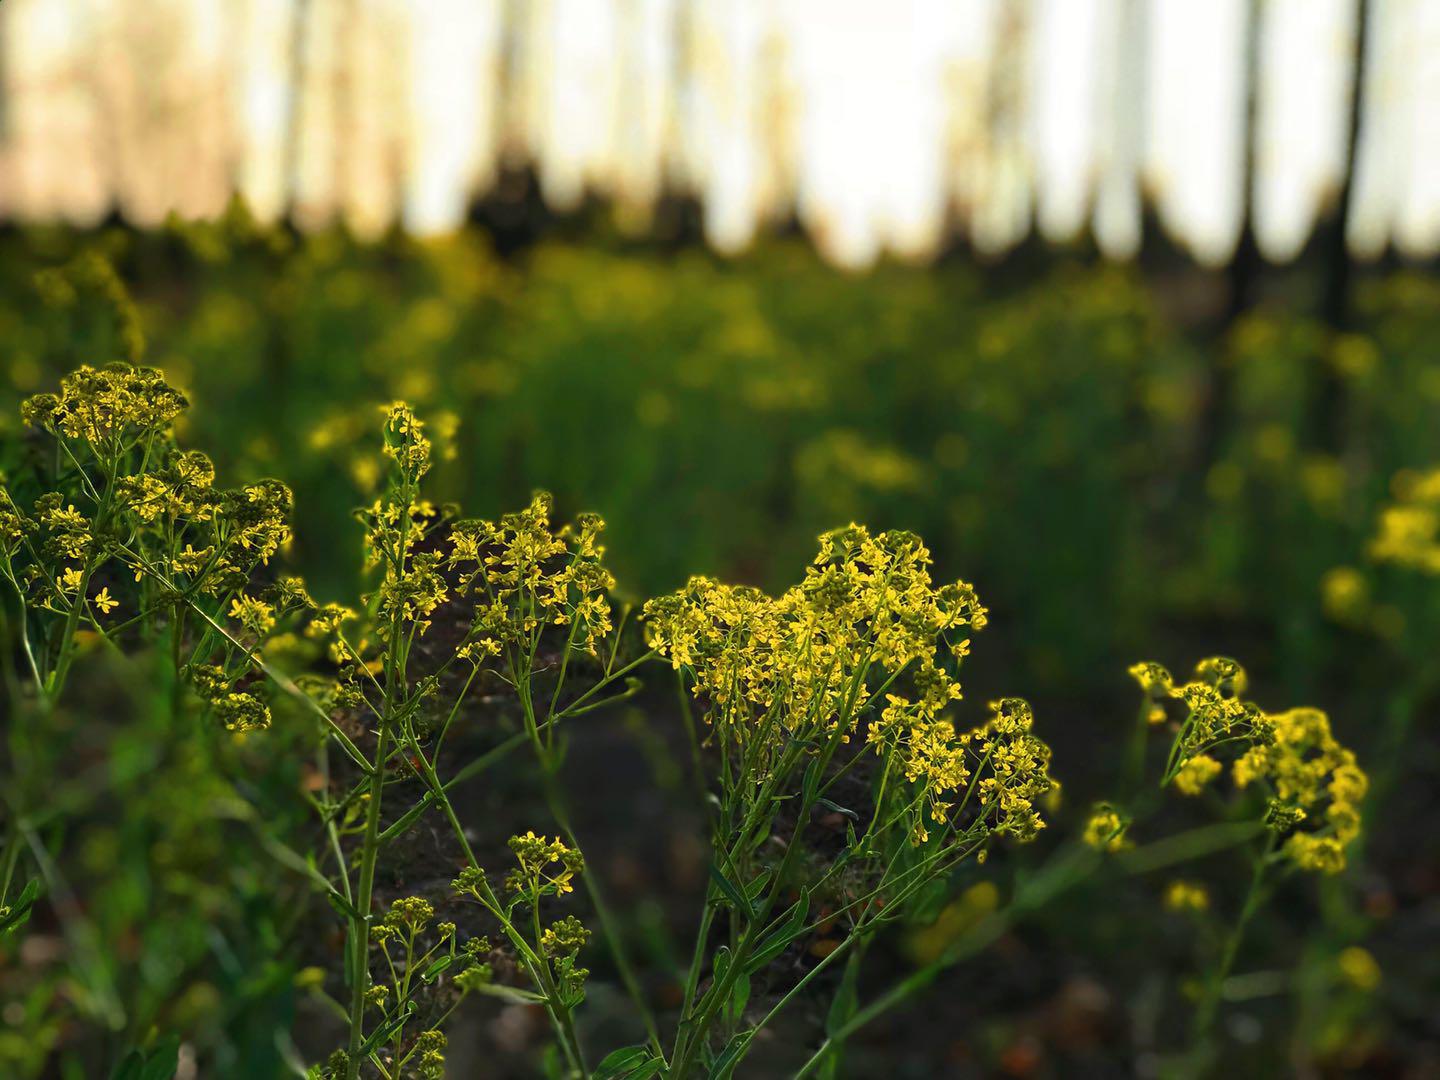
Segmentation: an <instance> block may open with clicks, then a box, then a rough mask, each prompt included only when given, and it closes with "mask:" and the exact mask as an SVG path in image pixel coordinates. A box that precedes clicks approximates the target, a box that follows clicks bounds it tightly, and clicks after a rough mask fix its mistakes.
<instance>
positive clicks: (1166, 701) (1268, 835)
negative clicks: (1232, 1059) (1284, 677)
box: [1086, 657, 1369, 1068]
mask: <svg viewBox="0 0 1440 1080" xmlns="http://www.w3.org/2000/svg"><path fill="white" fill-rule="evenodd" d="M1130 674H1131V675H1132V677H1134V679H1135V680H1136V682H1137V683H1138V684H1139V686H1140V688H1141V692H1142V694H1143V705H1142V709H1141V712H1142V716H1143V717H1144V718H1145V719H1146V721H1147V722H1148V723H1149V724H1150V725H1152V726H1162V725H1166V724H1167V723H1168V725H1169V728H1170V732H1171V736H1172V737H1171V742H1170V747H1169V751H1168V754H1167V757H1166V764H1165V768H1164V771H1163V774H1162V776H1161V779H1160V784H1161V787H1169V788H1172V789H1173V790H1174V791H1175V792H1176V793H1178V794H1179V795H1181V796H1182V797H1185V798H1195V797H1198V796H1201V795H1204V794H1207V793H1209V792H1211V791H1213V789H1215V788H1216V787H1217V786H1218V785H1220V784H1221V783H1223V782H1224V778H1225V777H1226V776H1227V774H1228V777H1229V782H1230V785H1231V787H1232V788H1233V789H1234V790H1235V791H1236V792H1237V793H1240V794H1241V795H1242V796H1250V795H1251V793H1255V794H1256V795H1258V798H1256V797H1253V796H1252V797H1250V798H1248V799H1245V800H1244V802H1243V803H1242V806H1244V807H1247V808H1249V809H1248V812H1249V814H1251V815H1253V816H1252V822H1253V824H1254V826H1255V827H1256V829H1257V830H1258V831H1259V832H1261V834H1262V839H1261V844H1260V847H1259V849H1258V850H1256V851H1254V852H1252V872H1251V878H1250V885H1249V888H1248V889H1247V891H1246V893H1245V898H1244V900H1243V901H1242V904H1241V909H1240V912H1239V914H1238V916H1237V918H1236V920H1235V922H1234V924H1233V925H1232V927H1231V929H1230V931H1229V933H1228V935H1227V936H1226V938H1225V940H1224V943H1223V945H1222V947H1221V951H1220V953H1219V955H1218V957H1217V958H1216V960H1215V962H1214V964H1213V966H1212V968H1211V970H1210V971H1209V973H1208V976H1207V978H1206V980H1205V983H1204V986H1203V989H1202V991H1201V995H1200V999H1199V1002H1198V1005H1197V1008H1196V1011H1195V1014H1194V1023H1193V1034H1194V1045H1193V1047H1192V1052H1191V1059H1190V1063H1191V1066H1192V1067H1195V1068H1198V1067H1201V1063H1203V1061H1204V1060H1205V1056H1204V1055H1205V1054H1207V1053H1208V1048H1207V1040H1208V1038H1209V1032H1210V1029H1211V1026H1212V1025H1213V1022H1214V1019H1215V1015H1216V1012H1217V1010H1218V1008H1219V1004H1220V999H1221V992H1222V989H1223V986H1224V982H1225V980H1226V978H1227V977H1228V976H1229V974H1230V971H1231V969H1232V967H1233V966H1234V963H1235V960H1236V958H1237V956H1238V954H1239V949H1240V945H1241V943H1242V941H1243V939H1244V934H1245V929H1246V927H1247V925H1248V924H1249V922H1250V921H1251V920H1252V919H1253V917H1254V915H1255V912H1256V911H1257V910H1258V908H1259V907H1260V905H1261V904H1262V902H1263V901H1264V899H1265V897H1266V896H1267V895H1268V893H1269V892H1270V891H1271V890H1272V889H1273V886H1274V884H1275V881H1276V879H1277V877H1278V876H1279V875H1280V874H1281V873H1283V872H1284V871H1287V870H1288V871H1301V872H1315V873H1321V874H1325V875H1334V874H1338V873H1340V872H1341V871H1342V870H1344V869H1345V866H1346V861H1347V851H1348V849H1349V847H1350V845H1351V844H1352V843H1353V842H1354V841H1355V840H1356V839H1357V837H1358V836H1359V835H1360V827H1361V817H1360V808H1361V804H1362V802H1363V801H1364V799H1365V796H1366V792H1367V789H1368V787H1369V781H1368V779H1367V777H1366V775H1365V773H1364V772H1363V771H1362V770H1361V769H1360V767H1359V765H1358V763H1357V762H1356V758H1355V755H1354V753H1353V752H1352V751H1351V750H1349V749H1348V748H1346V747H1344V746H1342V745H1341V744H1340V743H1339V742H1338V741H1337V740H1336V739H1335V737H1334V735H1333V734H1332V732H1331V729H1330V721H1329V719H1328V717H1326V715H1325V714H1324V713H1323V712H1321V711H1320V710H1318V709H1312V708H1296V709H1289V710H1286V711H1284V712H1280V713H1267V712H1265V711H1263V710H1262V709H1261V708H1260V707H1259V706H1257V705H1256V704H1255V703H1254V702H1251V701H1248V700H1246V698H1245V696H1244V695H1245V692H1246V690H1247V688H1248V678H1247V676H1246V673H1245V670H1244V668H1242V667H1241V666H1240V665H1239V664H1238V663H1236V662H1235V661H1234V660H1231V659H1229V658H1227V657H1211V658H1209V659H1206V660H1202V661H1200V663H1199V664H1198V665H1196V668H1195V673H1194V676H1193V677H1192V678H1191V679H1190V680H1189V681H1187V682H1184V683H1177V681H1176V680H1175V679H1174V678H1173V676H1171V674H1170V672H1169V671H1167V670H1166V669H1165V668H1164V667H1162V666H1161V665H1159V664H1156V663H1153V662H1146V663H1141V664H1136V665H1135V666H1134V667H1132V668H1131V669H1130ZM1106 809H1107V810H1108V808H1106ZM1113 813H1114V811H1113V810H1112V811H1109V814H1113ZM1102 816H1103V817H1104V819H1105V820H1106V821H1108V820H1109V818H1108V815H1097V817H1096V818H1095V819H1092V822H1091V828H1090V829H1088V830H1087V834H1086V839H1087V841H1091V840H1092V834H1094V835H1096V836H1097V837H1098V836H1099V834H1100V833H1101V832H1103V830H1102V829H1101V828H1100V827H1099V823H1100V822H1101V821H1102ZM1092 842H1094V841H1092ZM1097 846H1098V845H1097ZM1165 902H1166V906H1168V907H1170V908H1171V909H1174V910H1183V909H1189V910H1200V909H1202V908H1203V907H1205V906H1206V905H1207V904H1208V902H1209V900H1208V893H1207V892H1206V890H1205V889H1204V887H1203V886H1202V885H1199V884H1197V883H1195V882H1176V883H1173V884H1172V885H1171V886H1170V888H1169V889H1168V891H1167V893H1166V900H1165Z"/></svg>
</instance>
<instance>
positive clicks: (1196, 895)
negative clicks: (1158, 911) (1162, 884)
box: [1165, 881, 1210, 911]
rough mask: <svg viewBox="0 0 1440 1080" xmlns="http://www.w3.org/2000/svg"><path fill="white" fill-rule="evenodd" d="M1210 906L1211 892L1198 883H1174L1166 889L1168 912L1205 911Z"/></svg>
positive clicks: (1166, 907)
mask: <svg viewBox="0 0 1440 1080" xmlns="http://www.w3.org/2000/svg"><path fill="white" fill-rule="evenodd" d="M1209 906H1210V890H1208V889H1207V888H1205V886H1204V885H1201V884H1200V883H1199V882H1197V881H1172V882H1170V884H1169V885H1168V886H1166V888H1165V909H1166V910H1167V911H1204V910H1205V909H1206V908H1208V907H1209Z"/></svg>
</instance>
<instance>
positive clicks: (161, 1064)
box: [110, 1035, 180, 1080]
mask: <svg viewBox="0 0 1440 1080" xmlns="http://www.w3.org/2000/svg"><path fill="white" fill-rule="evenodd" d="M179 1065H180V1037H179V1036H178V1035H170V1036H168V1037H167V1038H164V1039H161V1040H160V1042H159V1043H157V1044H156V1046H155V1048H154V1049H153V1050H151V1051H150V1052H149V1053H145V1052H144V1051H141V1050H138V1049H137V1050H131V1051H130V1052H129V1053H128V1054H126V1055H125V1057H124V1058H123V1059H121V1061H120V1064H119V1065H117V1066H115V1071H114V1072H112V1073H111V1074H110V1080H173V1077H174V1076H175V1070H176V1069H177V1068H178V1067H179Z"/></svg>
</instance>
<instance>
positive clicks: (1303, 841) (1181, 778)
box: [1131, 657, 1368, 873]
mask: <svg viewBox="0 0 1440 1080" xmlns="http://www.w3.org/2000/svg"><path fill="white" fill-rule="evenodd" d="M1131 674H1132V675H1134V676H1135V678H1136V680H1137V681H1138V682H1139V683H1140V685H1141V687H1142V689H1144V690H1145V692H1146V695H1147V699H1148V700H1152V701H1156V702H1157V704H1158V702H1159V700H1161V699H1163V698H1167V697H1168V698H1173V699H1178V700H1179V701H1181V702H1183V703H1184V705H1185V707H1186V715H1185V718H1184V720H1183V721H1181V723H1180V725H1179V730H1178V732H1177V734H1176V737H1175V743H1174V746H1173V748H1172V751H1171V764H1170V767H1169V769H1168V771H1167V773H1166V780H1167V782H1169V783H1173V784H1174V786H1175V788H1176V790H1178V791H1179V792H1181V793H1182V794H1184V795H1198V794H1200V793H1201V792H1202V791H1204V790H1205V788H1206V787H1208V786H1209V785H1210V784H1211V782H1213V781H1214V780H1215V779H1216V777H1218V776H1219V775H1220V774H1221V773H1222V772H1223V771H1224V769H1225V766H1224V763H1223V762H1222V760H1221V758H1220V756H1217V755H1219V754H1225V755H1236V756H1234V759H1233V761H1234V763H1233V765H1232V766H1231V778H1232V780H1233V782H1234V784H1235V786H1236V787H1237V788H1246V787H1249V786H1250V785H1252V784H1256V785H1263V786H1264V787H1265V788H1266V789H1267V790H1268V791H1269V792H1270V793H1271V795H1272V797H1271V799H1270V804H1269V808H1268V810H1267V812H1266V822H1267V824H1268V825H1269V826H1270V827H1271V828H1272V829H1274V830H1276V831H1277V832H1280V833H1284V834H1288V835H1287V837H1286V840H1285V843H1284V848H1283V851H1284V853H1285V854H1286V856H1288V857H1289V858H1290V859H1291V860H1292V861H1293V862H1294V863H1295V865H1296V866H1298V867H1300V868H1301V869H1303V870H1318V871H1322V872H1325V873H1336V872H1338V871H1340V870H1342V869H1343V868H1344V866H1345V849H1346V848H1347V847H1348V846H1349V844H1350V843H1351V842H1352V841H1353V840H1354V839H1355V838H1356V837H1357V836H1358V835H1359V834H1360V803H1361V802H1362V801H1363V800H1364V798H1365V792H1366V789H1367V787H1368V781H1367V779H1366V777H1365V773H1364V772H1363V771H1362V770H1361V769H1360V767H1359V765H1358V764H1356V761H1355V755H1354V753H1352V752H1351V751H1350V750H1348V749H1346V748H1345V747H1343V746H1341V745H1340V743H1339V742H1338V741H1336V739H1335V737H1334V736H1333V735H1332V734H1331V731H1330V721H1329V719H1328V718H1327V717H1326V716H1325V714H1324V713H1323V712H1320V711H1319V710H1318V709H1305V708H1301V709H1291V710H1289V711H1288V712H1282V713H1265V712H1262V711H1261V710H1260V709H1259V707H1258V706H1256V705H1254V704H1253V703H1251V702H1248V701H1244V700H1242V699H1241V698H1240V694H1241V693H1243V692H1244V690H1245V687H1246V683H1247V680H1246V676H1245V671H1244V669H1243V668H1241V667H1240V665H1239V664H1237V663H1236V662H1235V661H1233V660H1229V659H1226V658H1224V657H1214V658H1211V659H1209V660H1204V661H1201V663H1200V664H1199V665H1198V666H1197V667H1196V669H1195V678H1194V680H1192V681H1191V682H1188V683H1185V684H1183V685H1180V686H1176V685H1175V684H1174V680H1173V679H1171V678H1170V675H1169V673H1168V672H1166V671H1165V669H1164V668H1161V667H1160V666H1159V665H1158V664H1150V663H1147V664H1137V665H1136V666H1135V667H1133V668H1131ZM1237 752H1238V753H1237Z"/></svg>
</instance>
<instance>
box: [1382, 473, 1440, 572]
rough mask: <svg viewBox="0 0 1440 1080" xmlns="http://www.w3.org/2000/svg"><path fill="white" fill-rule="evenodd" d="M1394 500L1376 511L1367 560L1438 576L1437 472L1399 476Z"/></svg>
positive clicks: (1439, 484)
mask: <svg viewBox="0 0 1440 1080" xmlns="http://www.w3.org/2000/svg"><path fill="white" fill-rule="evenodd" d="M1394 486H1395V495H1396V501H1395V502H1394V503H1392V504H1391V505H1390V506H1387V507H1386V508H1385V509H1383V510H1382V511H1381V512H1380V518H1379V522H1378V527H1377V530H1376V534H1375V537H1374V538H1373V539H1372V540H1371V541H1370V557H1371V558H1373V559H1375V560H1377V561H1378V562H1393V563H1397V564H1399V565H1400V566H1405V567H1409V568H1411V569H1414V570H1421V571H1423V572H1425V573H1428V574H1440V469H1432V470H1430V471H1429V472H1425V473H1418V474H1417V473H1401V474H1400V475H1399V476H1397V477H1396V478H1395V485H1394Z"/></svg>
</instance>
